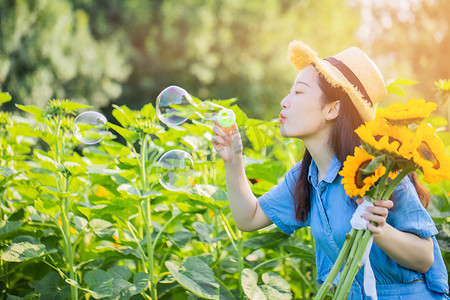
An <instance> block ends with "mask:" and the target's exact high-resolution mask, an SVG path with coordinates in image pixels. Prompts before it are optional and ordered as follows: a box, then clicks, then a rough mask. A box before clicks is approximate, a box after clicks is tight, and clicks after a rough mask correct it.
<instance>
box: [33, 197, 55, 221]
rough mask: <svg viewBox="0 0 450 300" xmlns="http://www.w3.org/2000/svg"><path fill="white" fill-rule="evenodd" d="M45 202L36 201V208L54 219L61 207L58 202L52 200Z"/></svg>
mask: <svg viewBox="0 0 450 300" xmlns="http://www.w3.org/2000/svg"><path fill="white" fill-rule="evenodd" d="M45 200H46V201H41V200H39V199H36V200H34V208H35V209H36V210H37V211H39V212H41V213H44V214H48V215H50V216H52V217H54V216H55V215H56V214H57V213H59V212H60V210H61V208H60V206H59V205H58V203H57V202H56V201H51V200H50V199H45ZM52 200H53V199H52Z"/></svg>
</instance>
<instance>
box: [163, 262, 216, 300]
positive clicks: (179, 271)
mask: <svg viewBox="0 0 450 300" xmlns="http://www.w3.org/2000/svg"><path fill="white" fill-rule="evenodd" d="M165 265H166V267H167V269H169V272H170V273H171V274H172V276H173V277H174V278H175V279H176V280H177V281H178V283H179V284H180V285H182V286H183V287H184V288H185V289H187V290H189V291H191V292H192V293H194V294H196V295H197V296H199V297H203V298H206V299H219V294H218V289H219V284H218V283H217V281H216V280H215V278H214V272H213V271H212V270H211V268H210V267H209V266H208V265H207V264H206V263H205V262H204V261H203V260H202V259H200V258H198V257H188V258H186V259H185V260H184V261H183V263H182V265H181V266H180V265H179V264H178V263H177V262H174V261H166V262H165Z"/></svg>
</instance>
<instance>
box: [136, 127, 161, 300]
mask: <svg viewBox="0 0 450 300" xmlns="http://www.w3.org/2000/svg"><path fill="white" fill-rule="evenodd" d="M147 144H148V142H147V135H146V134H142V136H141V163H140V167H141V182H142V190H141V192H142V195H146V194H147V192H148V184H147V166H146V159H147ZM144 212H145V213H144V216H145V225H146V232H147V234H146V235H147V265H148V281H149V285H150V286H149V288H150V295H151V297H152V299H153V300H156V299H157V297H156V286H155V284H154V282H153V260H154V257H153V256H154V251H153V242H152V232H153V228H152V210H151V200H150V197H146V198H145V208H144Z"/></svg>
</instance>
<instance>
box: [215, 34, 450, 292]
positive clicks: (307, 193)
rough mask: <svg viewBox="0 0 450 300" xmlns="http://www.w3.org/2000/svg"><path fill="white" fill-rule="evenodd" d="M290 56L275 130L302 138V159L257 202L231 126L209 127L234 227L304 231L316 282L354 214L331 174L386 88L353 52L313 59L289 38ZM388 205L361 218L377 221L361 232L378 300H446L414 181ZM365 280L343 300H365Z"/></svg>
mask: <svg viewBox="0 0 450 300" xmlns="http://www.w3.org/2000/svg"><path fill="white" fill-rule="evenodd" d="M289 59H290V61H291V62H292V63H293V64H294V66H295V67H296V68H297V69H298V70H299V73H298V75H297V77H296V79H295V81H294V85H293V86H292V89H291V90H290V92H289V94H288V95H287V96H286V97H285V98H284V99H283V100H282V101H281V107H282V111H281V113H280V122H281V128H280V132H281V134H282V135H283V136H284V137H289V138H299V139H301V140H303V143H304V145H305V148H306V150H305V155H304V157H303V160H302V161H301V162H299V163H297V164H296V165H294V166H293V167H292V168H291V169H290V170H289V171H288V172H287V173H286V175H285V177H284V179H283V180H282V181H280V182H279V184H278V185H276V186H275V187H273V188H272V189H271V190H270V191H269V192H267V193H266V194H264V195H263V196H261V197H260V198H259V199H257V198H256V197H255V196H254V195H253V193H252V191H251V189H250V186H249V184H248V182H247V179H246V175H245V169H244V164H243V159H242V150H243V147H242V141H241V137H240V134H239V131H238V128H237V126H236V124H235V125H234V126H233V127H232V130H227V131H225V129H223V128H221V127H219V126H217V125H216V126H215V127H214V128H213V131H214V134H215V136H214V137H213V139H212V142H213V145H214V148H215V150H216V151H217V152H218V154H219V155H220V156H221V157H222V159H223V161H224V163H225V170H226V177H227V189H228V198H229V201H230V207H231V211H232V214H233V218H234V219H235V223H236V226H237V227H238V228H239V229H240V230H242V231H254V230H258V229H260V228H263V227H266V226H268V225H270V224H272V223H274V224H275V225H276V226H278V227H279V228H280V229H281V230H282V231H283V232H285V233H286V234H292V233H293V232H294V231H295V230H297V229H299V228H301V227H303V226H311V230H312V233H313V235H314V238H315V242H316V265H317V281H318V282H319V283H322V282H323V281H324V280H325V278H326V276H327V275H328V273H329V271H330V269H331V268H332V266H333V263H334V261H335V260H336V258H337V256H338V254H339V252H340V249H341V248H342V246H343V244H344V241H345V234H346V233H348V232H349V231H350V229H351V225H350V218H351V216H352V215H353V213H354V211H355V209H356V204H355V202H354V201H352V199H350V198H349V197H348V196H347V195H346V193H345V190H344V188H343V185H342V184H341V178H342V177H341V176H340V175H339V174H338V172H339V171H340V169H341V167H342V165H343V162H344V160H345V159H346V157H347V155H352V154H353V151H354V148H355V146H357V145H359V143H360V140H359V138H358V136H357V135H356V134H355V133H354V130H355V129H356V128H357V127H358V126H359V125H361V124H362V123H363V122H364V121H371V120H372V119H373V118H374V115H373V112H372V110H371V106H372V105H374V104H376V103H378V102H379V101H381V100H382V99H383V98H384V97H385V96H386V88H385V85H384V81H383V78H382V76H381V74H380V71H379V70H378V68H377V66H376V65H375V64H374V63H373V62H372V60H371V59H370V58H369V57H368V56H367V55H366V54H365V53H364V52H362V51H361V50H360V49H358V48H355V47H353V48H349V49H347V50H345V51H343V52H341V53H339V54H337V55H335V56H334V57H330V58H327V59H319V58H318V56H317V54H316V53H315V52H314V51H313V50H311V48H309V47H308V46H307V45H305V44H303V43H302V42H297V41H294V42H292V43H291V44H290V46H289ZM419 195H420V197H419ZM393 198H395V201H391V200H383V201H381V200H380V201H376V202H375V206H374V207H372V208H368V209H367V211H368V213H367V214H364V215H363V217H364V218H366V219H367V220H369V221H373V222H375V223H376V224H377V226H374V225H371V224H370V223H369V225H368V229H369V230H371V231H372V232H373V237H374V245H373V247H372V250H371V252H370V261H371V265H372V268H373V271H374V274H375V278H376V281H377V286H376V287H377V294H378V298H379V299H421V300H423V299H448V297H447V296H446V295H445V294H446V293H448V278H447V271H446V269H445V264H444V262H443V259H442V255H441V253H440V250H439V246H438V244H437V242H436V239H435V237H434V236H435V235H436V234H437V233H438V231H437V229H436V227H435V225H434V223H433V221H432V219H431V218H430V217H429V215H428V213H427V212H426V210H425V207H424V206H426V205H427V204H428V201H429V196H428V194H427V193H426V190H424V188H423V187H421V186H420V184H419V183H418V181H417V179H416V178H415V176H412V178H411V177H410V178H409V179H408V178H406V179H404V180H403V182H402V183H401V184H399V186H398V187H397V188H396V191H395V193H394V197H393ZM421 202H422V203H421ZM362 273H363V272H361V271H360V272H359V273H358V275H357V276H356V279H355V281H354V282H353V285H352V288H351V291H350V295H349V299H369V298H368V297H367V296H366V295H365V294H364V291H363V288H362V287H363V274H362ZM335 283H336V282H335Z"/></svg>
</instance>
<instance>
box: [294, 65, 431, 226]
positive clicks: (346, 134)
mask: <svg viewBox="0 0 450 300" xmlns="http://www.w3.org/2000/svg"><path fill="white" fill-rule="evenodd" d="M318 74H319V75H318V85H319V87H320V89H321V90H322V92H323V96H322V99H321V101H322V103H323V104H327V103H331V102H333V101H337V100H340V109H339V115H338V117H337V118H336V119H335V120H333V122H334V123H335V124H334V126H333V129H332V131H331V134H330V140H329V143H330V145H331V149H332V150H333V153H334V154H335V155H336V157H337V159H338V160H339V162H340V163H341V166H342V165H343V164H344V161H345V159H346V158H347V156H348V155H353V154H354V151H355V147H357V146H359V145H360V144H361V140H360V138H359V137H358V135H357V134H356V133H355V129H356V128H358V127H359V126H360V125H362V124H363V123H364V121H363V119H362V118H361V116H360V114H359V113H358V111H357V110H356V108H355V106H354V105H353V103H352V102H351V100H350V98H349V96H348V95H347V93H346V92H345V91H344V90H343V89H342V88H341V87H339V86H336V87H335V86H332V85H331V84H330V83H329V82H328V81H327V80H326V79H325V78H324V77H323V76H322V75H321V74H320V73H318ZM311 159H312V157H311V154H310V153H309V151H308V149H306V148H305V152H304V155H303V161H302V164H301V169H300V176H299V177H298V179H297V182H296V184H295V190H294V208H295V218H296V219H297V220H299V221H301V222H306V220H307V218H308V213H309V211H310V208H311V199H310V190H311V184H310V183H309V182H308V173H309V166H310V164H311ZM410 179H411V181H413V183H414V186H415V188H416V191H417V193H418V195H419V198H420V201H421V203H422V205H423V206H424V207H427V205H428V203H429V201H430V196H429V194H428V191H427V190H426V188H425V187H424V186H423V185H421V184H420V182H419V181H418V179H417V175H416V174H415V173H411V174H410Z"/></svg>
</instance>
